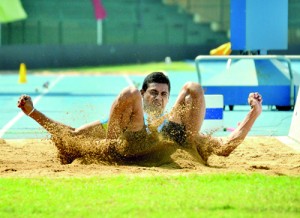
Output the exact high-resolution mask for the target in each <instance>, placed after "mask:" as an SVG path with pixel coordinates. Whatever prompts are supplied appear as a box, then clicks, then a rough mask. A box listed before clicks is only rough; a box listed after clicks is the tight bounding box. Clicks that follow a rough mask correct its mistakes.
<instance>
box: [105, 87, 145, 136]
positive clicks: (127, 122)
mask: <svg viewBox="0 0 300 218" xmlns="http://www.w3.org/2000/svg"><path fill="white" fill-rule="evenodd" d="M143 128H144V115H143V105H142V95H141V93H140V91H139V90H138V89H136V88H134V87H128V88H125V89H124V90H123V91H122V92H121V93H120V95H119V96H118V97H117V99H116V100H115V101H114V103H113V105H112V107H111V111H110V115H109V121H108V130H107V136H106V138H107V139H117V138H119V136H121V135H122V133H123V132H125V131H130V132H137V131H139V130H142V129H143Z"/></svg>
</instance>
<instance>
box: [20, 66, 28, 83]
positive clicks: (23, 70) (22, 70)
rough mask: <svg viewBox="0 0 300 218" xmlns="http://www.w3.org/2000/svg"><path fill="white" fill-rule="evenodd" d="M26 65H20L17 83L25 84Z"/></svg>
mask: <svg viewBox="0 0 300 218" xmlns="http://www.w3.org/2000/svg"><path fill="white" fill-rule="evenodd" d="M26 82H27V79H26V65H25V64H24V63H21V64H20V71H19V83H26Z"/></svg>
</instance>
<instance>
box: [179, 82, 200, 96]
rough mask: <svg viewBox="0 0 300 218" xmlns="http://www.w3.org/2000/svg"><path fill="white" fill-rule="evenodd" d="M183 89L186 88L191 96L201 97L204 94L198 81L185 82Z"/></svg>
mask: <svg viewBox="0 0 300 218" xmlns="http://www.w3.org/2000/svg"><path fill="white" fill-rule="evenodd" d="M184 89H186V90H187V92H188V93H189V95H190V96H191V97H192V98H202V97H203V96H204V91H203V88H202V86H201V85H200V84H199V83H196V82H187V83H186V84H185V85H184Z"/></svg>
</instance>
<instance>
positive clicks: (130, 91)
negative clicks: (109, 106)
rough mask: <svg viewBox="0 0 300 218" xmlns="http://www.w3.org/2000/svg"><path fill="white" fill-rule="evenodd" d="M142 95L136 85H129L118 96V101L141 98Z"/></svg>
mask: <svg viewBox="0 0 300 218" xmlns="http://www.w3.org/2000/svg"><path fill="white" fill-rule="evenodd" d="M141 99H142V96H141V93H140V91H139V90H138V89H137V88H135V87H127V88H125V89H123V90H122V91H121V93H120V95H119V97H118V99H117V100H118V101H121V102H127V101H136V100H141Z"/></svg>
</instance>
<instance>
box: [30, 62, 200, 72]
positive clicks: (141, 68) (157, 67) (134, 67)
mask: <svg viewBox="0 0 300 218" xmlns="http://www.w3.org/2000/svg"><path fill="white" fill-rule="evenodd" d="M195 70H196V67H195V66H193V65H192V64H189V63H186V62H172V63H171V64H166V63H165V62H157V63H146V64H131V65H115V66H111V65H110V66H96V67H78V68H72V69H68V68H63V69H50V70H48V71H51V72H61V71H64V73H68V72H74V71H76V72H80V73H84V72H86V73H100V72H101V73H120V72H121V73H122V72H124V73H149V72H153V71H192V72H195ZM40 71H43V70H42V69H39V70H34V71H33V72H40Z"/></svg>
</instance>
